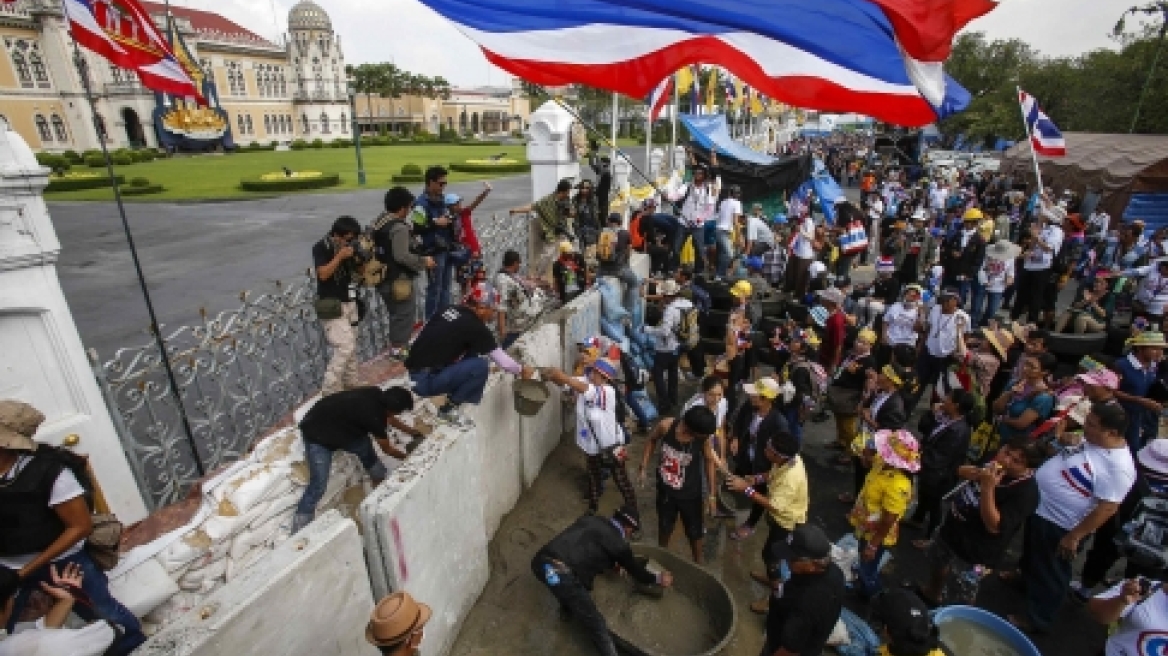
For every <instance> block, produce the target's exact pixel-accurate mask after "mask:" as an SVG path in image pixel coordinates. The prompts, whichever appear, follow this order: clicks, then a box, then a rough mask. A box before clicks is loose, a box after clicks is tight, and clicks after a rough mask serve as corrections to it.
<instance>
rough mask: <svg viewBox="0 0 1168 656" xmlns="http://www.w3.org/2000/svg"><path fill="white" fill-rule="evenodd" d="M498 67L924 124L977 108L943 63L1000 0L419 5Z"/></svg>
mask: <svg viewBox="0 0 1168 656" xmlns="http://www.w3.org/2000/svg"><path fill="white" fill-rule="evenodd" d="M422 1H423V3H424V4H426V5H428V6H429V7H431V8H433V9H434V10H435V11H437V12H438V13H439V14H441V15H443V16H444V17H446V18H447V19H449V20H450V21H451V22H453V23H455V24H456V26H457V27H458V28H459V29H460V30H462V32H463V33H464V34H466V35H467V36H469V37H470V38H471V39H473V40H474V41H475V42H477V43H478V44H479V45H480V46H481V47H482V49H483V52H484V53H485V55H486V56H487V58H488V59H489V60H490V61H491V62H492V63H494V64H496V65H498V66H500V67H502V68H504V69H506V70H508V71H509V72H511V73H513V74H515V75H518V76H519V77H521V78H523V79H525V80H528V81H531V82H535V83H538V84H544V85H553V86H561V85H565V84H572V83H579V84H587V85H589V86H594V87H599V88H603V89H608V90H612V91H618V92H620V93H624V94H626V95H630V96H633V97H636V98H644V97H645V96H647V95H648V94H649V92H650V91H651V90H652V87H653V85H654V84H655V82H654V80H657V81H660V80H661V79H662V78H664V77H665V76H667V75H669V74H670V73H672V72H674V71H676V70H678V69H679V68H681V67H683V66H685V65H688V64H695V63H698V62H704V63H706V64H714V65H718V66H722V67H723V68H726V69H727V70H729V71H730V72H731V73H733V74H734V75H735V76H736V77H738V78H739V79H741V80H742V81H743V82H744V83H747V84H750V85H751V86H752V87H753V88H754V89H756V90H758V91H762V92H764V93H766V94H767V95H768V96H770V97H771V98H774V99H777V100H780V101H782V102H784V103H787V104H790V105H796V106H801V107H808V108H812V109H818V110H823V111H840V112H852V111H854V112H859V113H862V114H867V115H870V116H874V117H876V118H878V119H879V120H881V121H885V122H889V123H895V124H899V125H905V126H919V125H926V124H928V123H932V122H934V121H936V120H937V119H938V118H942V117H944V116H947V115H949V114H952V113H954V112H956V111H960V110H961V109H964V108H965V107H966V106H967V105H968V104H969V100H970V97H969V93H968V92H966V91H965V90H964V89H962V88H961V86H960V85H958V84H957V83H955V82H954V81H952V80H951V79H949V78H948V77H947V76H946V75H945V73H944V71H943V70H942V64H943V63H944V61H945V59H946V58H947V57H948V56H949V52H950V50H951V47H952V42H953V38H954V36H955V35H956V34H957V32H958V30H960V29H961V28H963V27H964V26H965V25H966V24H967V23H969V21H971V20H973V19H974V18H976V17H978V16H981V15H983V14H985V13H987V12H989V11H990V10H992V9H993V8H994V7H995V6H997V3H996V2H995V0H770V1H769V2H764V3H759V2H758V1H757V0H722V1H720V2H709V1H701V2H689V3H682V2H677V1H676V0H572V2H551V1H549V0H490V2H482V1H481V0H422Z"/></svg>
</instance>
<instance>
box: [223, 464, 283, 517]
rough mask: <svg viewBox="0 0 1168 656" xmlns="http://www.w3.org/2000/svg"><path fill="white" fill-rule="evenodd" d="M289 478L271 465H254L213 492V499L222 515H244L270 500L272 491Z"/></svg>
mask: <svg viewBox="0 0 1168 656" xmlns="http://www.w3.org/2000/svg"><path fill="white" fill-rule="evenodd" d="M286 478H287V476H284V475H281V472H280V471H279V470H278V469H277V468H274V467H273V466H271V465H264V464H259V463H253V464H251V465H249V466H247V467H245V468H244V470H243V471H241V472H240V473H238V474H236V475H235V476H233V477H232V478H231V479H230V480H228V481H227V482H226V483H224V484H222V485H220V486H218V487H216V488H215V489H213V490H211V499H212V502H213V503H214V504H216V505H217V506H218V511H219V514H220V515H230V514H232V513H231V510H232V509H234V511H235V513H236V514H243V513H245V512H247V511H248V510H250V509H251V507H252V506H254V505H255V504H257V503H259V502H260V501H263V500H264V499H266V498H268V493H269V492H270V491H271V489H272V488H273V487H274V486H276V485H277V484H279V483H280V482H281V481H282V480H284V479H286Z"/></svg>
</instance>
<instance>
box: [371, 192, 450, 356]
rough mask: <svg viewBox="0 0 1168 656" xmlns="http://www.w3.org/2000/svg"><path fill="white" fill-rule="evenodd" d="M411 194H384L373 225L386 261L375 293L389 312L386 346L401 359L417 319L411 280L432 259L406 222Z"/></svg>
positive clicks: (380, 256)
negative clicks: (420, 248)
mask: <svg viewBox="0 0 1168 656" xmlns="http://www.w3.org/2000/svg"><path fill="white" fill-rule="evenodd" d="M413 204H414V195H413V194H411V193H410V192H409V190H408V189H406V188H405V187H394V188H392V189H390V190H389V191H388V192H386V194H385V214H384V215H382V217H381V218H379V219H378V220H377V221H376V222H374V224H373V243H374V249H375V254H376V256H377V259H379V260H380V261H381V262H383V263H385V267H386V270H385V278H384V279H383V280H382V281H381V284H379V285H378V286H377V293H378V294H380V295H381V299H382V300H383V301H385V307H386V310H388V311H389V347H390V352H391V355H393V357H396V358H399V359H400V358H404V357H405V349H406V345H407V344H409V342H410V335H411V333H412V332H413V330H414V323H415V322H416V321H417V313H418V304H417V301H416V299H415V298H414V296H415V294H414V279H415V278H417V277H418V276H419V275H420V274H421V273H422V271H424V270H427V269H433V268H434V266H435V264H436V263H435V262H434V258H432V257H430V256H429V255H419V254H418V253H417V252H415V251H417V250H418V249H417V247H416V246H415V243H414V235H413V232H412V230H411V226H410V223H409V221H407V220H406V217H407V216H408V215H409V212H410V208H411V207H412V206H413Z"/></svg>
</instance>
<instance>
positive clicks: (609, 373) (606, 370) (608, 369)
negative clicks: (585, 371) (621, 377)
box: [592, 358, 617, 380]
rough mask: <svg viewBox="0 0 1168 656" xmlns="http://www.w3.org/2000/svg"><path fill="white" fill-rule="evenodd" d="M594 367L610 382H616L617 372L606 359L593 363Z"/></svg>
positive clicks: (599, 359)
mask: <svg viewBox="0 0 1168 656" xmlns="http://www.w3.org/2000/svg"><path fill="white" fill-rule="evenodd" d="M592 367H593V368H594V369H596V370H597V371H599V372H600V373H601V374H603V375H604V377H605V378H607V379H609V380H616V377H617V370H616V366H615V365H613V363H611V362H609V361H608V360H606V359H604V358H598V359H597V360H596V362H593V363H592Z"/></svg>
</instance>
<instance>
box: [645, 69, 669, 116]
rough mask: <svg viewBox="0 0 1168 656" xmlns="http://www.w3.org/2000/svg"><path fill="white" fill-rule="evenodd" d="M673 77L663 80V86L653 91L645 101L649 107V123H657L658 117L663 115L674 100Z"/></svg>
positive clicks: (659, 85)
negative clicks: (663, 111)
mask: <svg viewBox="0 0 1168 656" xmlns="http://www.w3.org/2000/svg"><path fill="white" fill-rule="evenodd" d="M672 96H673V76H672V75H670V76H669V77H667V78H665V79H664V80H661V84H658V85H657V88H656V89H653V93H651V94H649V97H648V98H647V99H646V100H645V104H647V105H649V121H650V122H652V121H656V120H657V117H658V116H660V115H661V110H662V109H665V106H666V105H668V104H669V102H670V101H671V100H672V99H673V98H672Z"/></svg>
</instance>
